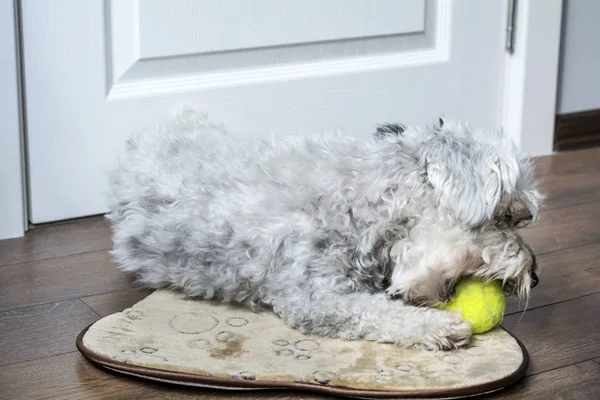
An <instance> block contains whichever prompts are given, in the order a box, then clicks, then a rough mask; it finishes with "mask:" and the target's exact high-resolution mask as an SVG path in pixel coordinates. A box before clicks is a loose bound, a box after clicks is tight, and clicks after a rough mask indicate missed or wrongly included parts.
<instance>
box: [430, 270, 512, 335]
mask: <svg viewBox="0 0 600 400" xmlns="http://www.w3.org/2000/svg"><path fill="white" fill-rule="evenodd" d="M441 309H442V310H447V311H453V310H460V311H461V313H462V316H463V318H464V319H466V320H467V321H469V322H470V323H471V325H472V329H473V333H484V332H487V331H489V330H490V329H492V328H493V327H495V326H496V325H498V324H499V323H500V322H501V321H502V318H503V317H504V311H505V309H506V299H505V298H504V290H502V284H501V283H500V281H491V282H486V281H485V280H482V279H475V278H470V279H462V280H461V281H460V282H458V284H457V285H456V292H455V294H454V297H453V298H452V300H450V301H449V302H448V303H446V304H444V305H443V306H441Z"/></svg>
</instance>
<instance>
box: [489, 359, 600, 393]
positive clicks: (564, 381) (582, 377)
mask: <svg viewBox="0 0 600 400" xmlns="http://www.w3.org/2000/svg"><path fill="white" fill-rule="evenodd" d="M486 398H489V399H494V400H501V399H510V400H519V399H524V400H536V399H540V400H549V399H552V400H596V399H598V398H600V365H598V364H596V363H594V362H592V361H586V362H582V363H580V364H575V365H570V366H567V367H564V368H559V369H555V370H553V371H549V372H545V373H543V374H539V375H535V376H530V377H527V378H525V379H524V380H522V381H521V382H519V383H518V384H516V385H515V386H512V387H510V388H508V389H506V390H503V391H501V392H498V393H495V394H493V395H491V396H489V397H486Z"/></svg>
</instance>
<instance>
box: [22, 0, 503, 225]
mask: <svg viewBox="0 0 600 400" xmlns="http://www.w3.org/2000/svg"><path fill="white" fill-rule="evenodd" d="M504 12H505V8H504V4H503V2H498V1H493V0H487V1H478V2H461V1H456V2H452V1H447V0H439V1H435V0H402V1H393V0H389V1H387V0H386V1H376V2H374V1H368V0H320V1H317V0H314V1H302V2H300V1H296V0H278V1H277V0H254V1H252V2H248V1H242V0H239V1H237V0H230V1H226V2H220V1H211V0H197V1H193V0H175V1H169V2H166V1H159V0H138V1H135V0H113V1H106V2H102V1H100V0H93V1H92V0H88V1H85V2H81V1H77V0H54V1H52V2H47V1H45V0H22V16H23V35H24V59H25V65H24V67H25V76H26V79H25V83H26V84H25V90H26V105H27V124H28V151H29V162H28V168H29V185H30V188H29V189H30V216H31V219H32V222H35V223H39V222H48V221H53V220H59V219H66V218H72V217H79V216H84V215H91V214H98V213H102V212H105V211H106V206H105V204H106V202H105V196H104V193H105V191H106V185H107V177H106V174H107V171H108V170H109V169H110V168H111V167H112V165H113V164H114V162H115V160H116V156H117V154H118V153H119V152H120V151H121V149H122V145H123V141H124V140H125V139H126V137H128V136H129V135H130V134H131V132H132V131H134V130H138V129H141V128H142V127H144V126H145V125H147V124H153V123H155V122H157V121H160V120H162V119H164V118H167V117H170V116H171V115H172V114H173V112H174V111H176V110H177V109H181V108H182V107H185V106H191V107H194V108H196V109H198V110H200V111H205V112H207V113H208V115H209V116H210V117H211V118H212V119H214V120H216V121H217V122H221V121H222V122H224V123H225V124H226V126H227V127H228V129H229V130H232V131H237V132H240V133H242V134H246V135H253V136H261V135H269V134H273V133H274V134H276V135H284V134H290V133H300V132H313V131H325V130H331V129H335V128H339V129H341V130H342V132H344V133H345V134H348V135H370V134H372V132H373V131H374V127H375V125H376V124H379V123H382V122H386V121H402V122H406V123H411V124H418V125H424V124H428V123H431V122H433V121H434V120H435V119H436V117H437V116H438V115H440V114H442V113H443V114H445V115H447V116H451V117H458V118H462V119H468V120H471V121H473V122H474V123H475V124H486V125H488V124H493V125H498V124H499V122H500V116H501V109H500V104H501V99H502V97H501V95H502V93H501V90H500V88H501V87H502V71H503V69H502V67H503V65H502V59H503V47H502V45H503V40H502V39H503V29H502V28H503V26H502V22H503V20H504Z"/></svg>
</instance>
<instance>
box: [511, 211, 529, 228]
mask: <svg viewBox="0 0 600 400" xmlns="http://www.w3.org/2000/svg"><path fill="white" fill-rule="evenodd" d="M532 220H533V215H531V214H529V215H525V216H522V217H520V218H517V219H515V220H514V221H513V226H515V227H516V228H524V227H526V226H527V225H529V224H530V223H531V221H532Z"/></svg>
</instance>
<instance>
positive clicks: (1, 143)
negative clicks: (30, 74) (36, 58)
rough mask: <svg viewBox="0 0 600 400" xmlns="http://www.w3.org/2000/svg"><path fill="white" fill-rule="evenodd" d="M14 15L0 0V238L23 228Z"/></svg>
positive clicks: (10, 3) (17, 233)
mask: <svg viewBox="0 0 600 400" xmlns="http://www.w3.org/2000/svg"><path fill="white" fill-rule="evenodd" d="M14 15H15V14H14V2H13V1H8V0H4V1H0V239H6V238H10V237H16V236H22V235H23V232H24V230H25V217H24V202H23V197H24V196H23V180H22V160H21V131H20V122H19V92H18V84H17V82H18V73H17V51H16V39H15V21H14Z"/></svg>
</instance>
